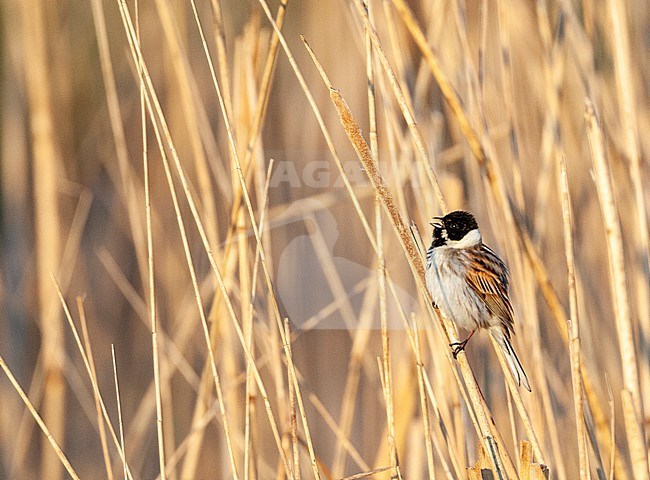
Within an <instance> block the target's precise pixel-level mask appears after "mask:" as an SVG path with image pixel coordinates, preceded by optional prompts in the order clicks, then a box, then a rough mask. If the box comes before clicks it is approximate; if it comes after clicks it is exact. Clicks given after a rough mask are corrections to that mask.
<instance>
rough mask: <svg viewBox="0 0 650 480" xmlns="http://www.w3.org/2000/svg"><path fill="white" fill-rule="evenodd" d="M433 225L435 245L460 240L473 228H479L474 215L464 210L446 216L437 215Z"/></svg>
mask: <svg viewBox="0 0 650 480" xmlns="http://www.w3.org/2000/svg"><path fill="white" fill-rule="evenodd" d="M431 225H433V246H434V247H439V246H442V245H446V244H447V242H449V241H451V242H458V241H460V240H462V239H463V238H464V237H465V235H467V234H468V233H469V232H471V231H472V230H477V229H478V224H477V223H476V219H475V218H474V215H472V214H471V213H469V212H465V211H463V210H456V211H454V212H450V213H448V214H447V215H445V216H444V217H435V221H434V222H432V223H431Z"/></svg>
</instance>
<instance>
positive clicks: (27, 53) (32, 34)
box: [21, 0, 66, 480]
mask: <svg viewBox="0 0 650 480" xmlns="http://www.w3.org/2000/svg"><path fill="white" fill-rule="evenodd" d="M21 5H22V33H23V37H22V41H23V47H24V51H23V63H24V68H25V82H26V94H27V100H28V102H29V112H30V115H29V121H30V131H31V140H32V149H33V152H32V162H33V165H32V169H33V186H32V187H33V196H34V217H35V218H34V239H35V243H36V245H35V252H36V275H37V287H36V288H37V292H36V295H37V298H38V308H39V319H40V322H41V335H42V338H41V350H42V355H43V364H42V368H43V369H44V373H45V376H44V381H45V385H44V390H43V391H44V398H43V405H42V412H43V418H44V419H45V422H46V423H47V424H48V425H49V426H50V428H51V430H52V434H53V435H54V436H55V437H57V438H58V439H59V441H63V440H64V435H65V413H66V401H65V392H66V384H65V381H64V378H63V373H62V371H61V368H62V365H61V352H62V351H64V349H65V346H64V343H63V339H64V335H63V330H64V329H63V322H62V320H61V317H60V313H59V311H58V310H57V308H56V297H55V296H54V295H52V290H51V288H50V287H49V275H50V274H51V273H52V272H57V271H58V268H59V262H60V255H61V240H60V239H61V238H62V237H61V235H62V229H61V216H60V214H59V194H58V189H59V175H60V171H61V170H60V169H61V167H62V165H63V162H62V158H61V154H60V150H59V145H58V144H57V139H56V134H55V129H56V127H55V119H54V115H53V113H54V112H53V110H52V80H51V78H50V72H49V67H48V48H47V43H46V30H45V18H44V16H45V12H44V8H45V6H44V5H43V3H42V2H41V1H39V0H32V1H25V2H22V3H21ZM44 447H45V446H44ZM41 455H42V456H41V467H42V469H43V471H45V472H48V475H49V476H50V478H51V479H52V480H58V479H60V478H61V477H62V475H63V472H62V469H61V464H60V463H59V459H57V457H56V456H55V455H54V454H53V452H52V450H51V449H49V448H43V449H42V454H41Z"/></svg>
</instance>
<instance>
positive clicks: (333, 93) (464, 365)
mask: <svg viewBox="0 0 650 480" xmlns="http://www.w3.org/2000/svg"><path fill="white" fill-rule="evenodd" d="M303 43H304V44H305V46H306V47H307V50H308V52H309V54H310V56H311V58H312V60H313V62H314V64H315V65H316V67H317V68H318V71H319V73H320V74H321V77H322V79H323V82H324V83H325V85H326V87H327V88H328V89H329V92H330V99H331V100H332V103H333V104H334V106H335V107H336V110H337V112H338V115H339V119H340V121H341V124H342V125H343V129H344V130H345V133H346V135H347V136H348V139H349V140H350V142H351V143H352V146H353V147H354V149H355V151H356V153H357V156H358V158H359V161H360V162H361V164H362V165H363V167H364V171H365V172H366V174H367V175H368V178H369V179H370V182H371V183H372V186H373V188H374V189H375V193H376V195H377V197H379V199H380V200H381V203H382V206H383V207H384V210H385V212H386V214H387V216H388V218H389V219H390V220H391V224H392V225H393V228H394V230H395V233H396V234H397V237H398V239H399V241H400V244H401V245H402V248H403V250H404V252H405V253H406V257H407V260H408V263H409V266H410V267H411V270H412V272H413V274H414V275H415V279H416V282H417V283H418V285H419V287H420V292H421V294H422V295H423V296H424V298H425V299H426V302H427V304H428V305H431V298H430V294H429V292H428V290H427V287H426V281H425V277H424V264H423V263H422V259H421V257H420V255H419V252H418V249H417V246H416V245H415V243H414V241H413V239H412V237H411V233H410V230H409V229H408V227H407V226H406V224H405V223H404V220H403V219H402V216H401V215H400V212H399V210H398V208H397V205H396V204H395V201H394V199H393V196H392V194H391V192H390V190H389V189H388V187H387V186H386V184H385V182H384V179H383V177H382V176H381V172H380V171H379V169H378V168H377V166H376V165H375V162H374V161H373V158H372V153H371V152H370V148H369V147H368V144H367V143H366V141H365V139H364V138H363V135H362V133H361V129H360V128H359V126H358V124H357V123H356V120H355V119H354V117H353V115H352V112H351V111H350V108H349V107H348V104H347V102H346V101H345V99H344V98H343V97H342V96H341V94H340V92H339V91H338V90H337V89H335V88H334V87H333V86H332V84H331V82H330V81H329V79H328V78H327V75H326V74H325V71H324V70H323V68H322V66H321V65H320V63H319V62H318V60H317V58H316V56H315V54H314V52H313V50H312V49H311V48H310V47H309V45H308V43H307V41H306V40H305V39H304V37H303ZM436 316H437V318H438V321H439V322H440V325H441V327H442V330H443V332H444V334H445V337H446V340H447V342H448V343H453V342H454V341H456V338H455V336H456V334H455V330H454V327H453V324H452V323H451V321H450V320H449V319H447V318H445V317H444V316H442V315H441V314H440V312H439V310H436ZM446 353H447V357H448V359H449V361H450V362H451V361H452V360H451V353H450V352H449V351H447V352H446ZM458 364H459V365H460V369H461V373H462V376H463V379H464V382H465V386H466V387H467V390H468V393H469V398H470V400H471V405H472V407H473V409H474V411H475V413H476V416H477V420H478V425H479V430H480V432H479V433H480V436H481V441H482V442H483V443H484V446H485V449H486V451H488V452H489V456H490V459H491V461H492V463H493V467H494V470H495V472H496V473H497V474H499V476H500V477H499V478H506V477H505V473H504V469H503V461H502V459H501V456H500V455H501V454H500V452H499V449H498V446H497V444H496V442H495V441H494V438H493V437H492V436H491V434H490V421H489V420H488V418H491V416H490V415H489V414H488V412H487V406H486V405H485V404H484V403H483V402H482V396H481V392H480V390H479V388H478V385H477V383H476V380H475V378H474V375H473V373H472V370H471V367H470V366H469V363H468V362H467V358H466V357H465V355H463V354H461V355H459V357H458ZM459 387H460V388H462V385H459Z"/></svg>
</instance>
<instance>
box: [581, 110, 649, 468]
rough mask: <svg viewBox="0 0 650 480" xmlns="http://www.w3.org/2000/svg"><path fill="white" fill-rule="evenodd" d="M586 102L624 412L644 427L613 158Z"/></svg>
mask: <svg viewBox="0 0 650 480" xmlns="http://www.w3.org/2000/svg"><path fill="white" fill-rule="evenodd" d="M585 103H586V108H585V121H586V122H587V133H588V137H589V146H590V148H591V157H592V161H593V164H594V174H595V179H596V189H597V191H598V199H599V201H600V208H601V211H602V217H603V224H604V226H605V234H606V240H607V253H608V259H609V276H610V281H609V285H610V290H611V294H612V299H613V301H614V318H615V319H616V331H617V332H618V341H619V350H620V355H621V366H622V369H623V384H624V385H625V389H626V390H627V391H629V393H630V396H631V400H632V406H633V408H631V409H629V408H628V409H625V410H623V413H624V414H625V415H627V416H626V418H625V424H626V425H633V424H634V423H636V424H637V428H638V429H642V428H643V427H642V426H641V425H642V424H641V422H643V419H644V418H645V416H644V413H643V406H642V405H643V403H642V401H641V395H640V388H639V373H638V369H637V359H636V347H635V343H634V332H633V327H632V318H631V313H630V305H629V300H628V296H627V292H628V286H627V279H626V275H625V259H624V253H623V239H622V235H621V226H620V219H619V215H618V209H617V207H616V200H615V197H614V190H613V188H614V187H613V180H612V177H611V172H610V167H609V162H608V160H607V157H606V154H607V153H606V147H605V139H604V136H603V131H602V127H601V125H600V120H599V118H598V115H597V113H596V110H595V108H594V105H593V103H592V102H591V100H590V99H587V100H586V102H585ZM630 415H633V418H629V416H630ZM628 431H629V430H628ZM627 441H628V445H629V447H630V453H631V454H632V455H634V454H635V453H638V452H643V454H642V455H640V456H637V457H633V458H632V466H633V468H634V478H635V479H637V480H643V479H647V478H648V457H647V455H646V453H645V451H646V449H645V445H644V439H643V435H640V436H638V435H633V436H629V435H628V438H627ZM637 441H641V442H642V443H641V445H636V442H637Z"/></svg>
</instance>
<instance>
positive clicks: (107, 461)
mask: <svg viewBox="0 0 650 480" xmlns="http://www.w3.org/2000/svg"><path fill="white" fill-rule="evenodd" d="M77 310H78V312H79V320H80V323H81V334H82V336H83V341H84V349H83V350H85V352H86V355H87V357H88V366H89V367H90V375H91V382H92V383H94V384H96V383H97V371H96V370H95V359H94V356H93V350H92V346H91V344H90V336H89V335H88V325H87V323H86V310H85V309H84V305H83V299H82V297H77ZM93 399H94V401H95V410H96V411H97V426H98V428H99V440H100V442H101V444H102V456H103V459H104V468H105V469H106V478H107V479H108V480H113V466H112V464H111V457H110V454H109V452H108V443H107V441H106V426H105V425H104V419H103V418H102V407H101V403H100V398H99V395H98V392H97V390H96V389H95V388H93ZM124 463H126V462H124Z"/></svg>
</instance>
